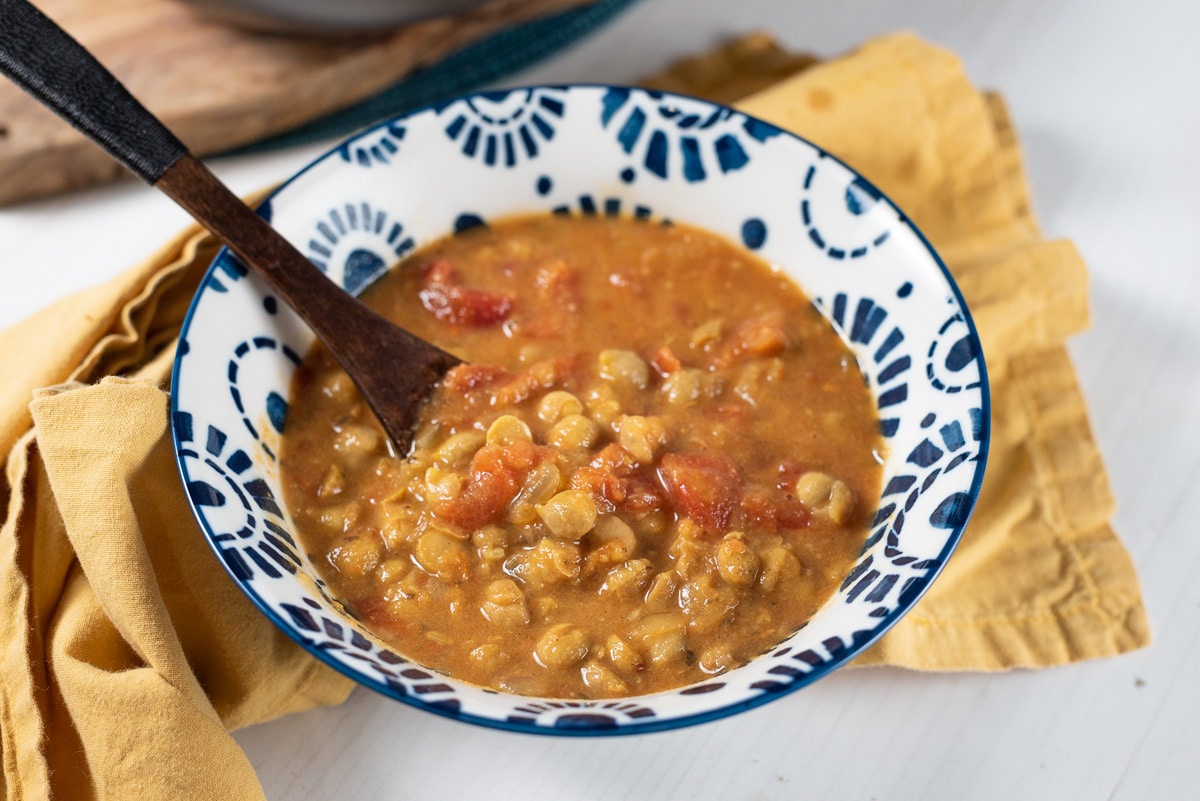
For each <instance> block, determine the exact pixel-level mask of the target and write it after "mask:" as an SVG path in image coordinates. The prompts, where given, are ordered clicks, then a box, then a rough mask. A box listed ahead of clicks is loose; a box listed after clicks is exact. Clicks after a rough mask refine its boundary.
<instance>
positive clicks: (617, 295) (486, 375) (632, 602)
mask: <svg viewBox="0 0 1200 801" xmlns="http://www.w3.org/2000/svg"><path fill="white" fill-rule="evenodd" d="M365 300H366V301H367V302H368V303H369V304H370V305H372V306H373V307H375V308H376V309H378V310H380V311H381V312H383V313H384V314H386V315H388V316H390V317H391V318H393V319H395V320H397V321H399V322H401V323H402V324H403V325H405V326H406V327H408V328H409V329H410V330H412V331H414V332H415V333H417V334H418V335H420V336H422V337H425V338H427V339H429V340H431V341H433V342H436V343H437V344H439V345H441V346H442V347H444V348H445V349H447V350H449V351H451V352H453V353H455V354H456V355H459V356H460V357H462V358H463V359H464V360H465V361H466V363H465V364H464V365H462V366H459V367H456V368H454V369H453V370H452V371H451V372H450V373H449V374H448V375H447V376H446V377H445V379H444V381H443V382H442V385H441V386H440V387H439V389H438V390H437V392H436V394H435V397H434V398H433V399H432V400H431V401H430V403H429V405H428V406H427V408H426V410H425V414H424V417H423V420H422V422H421V425H420V428H419V430H418V432H417V436H416V443H415V445H414V447H413V450H412V452H411V453H410V454H408V455H407V456H404V455H397V454H395V453H393V452H392V450H391V448H390V443H389V442H388V440H387V438H386V437H385V435H384V434H383V431H382V429H381V428H380V426H379V425H378V423H377V422H376V421H375V419H374V417H373V416H372V414H371V413H370V411H369V410H368V409H367V408H366V406H365V404H364V402H363V401H362V399H361V398H360V396H359V395H358V392H357V390H356V388H355V387H354V385H353V383H352V382H351V381H350V380H349V378H348V377H347V376H346V375H345V373H343V372H342V370H341V369H340V368H339V367H338V366H337V364H336V363H335V362H334V361H333V360H332V358H331V357H330V356H329V354H328V353H327V352H326V351H325V350H324V349H323V348H321V347H320V346H317V347H315V348H314V349H313V350H312V351H311V352H310V353H309V354H308V356H307V357H306V359H305V360H304V363H303V365H302V366H301V368H300V369H299V370H298V371H297V373H296V377H295V380H294V385H293V388H292V398H291V404H290V410H289V415H288V421H287V428H286V434H285V436H284V442H283V446H282V456H281V464H282V471H283V478H284V484H285V497H286V501H287V505H288V508H289V509H290V510H291V512H292V515H293V518H294V520H295V523H296V525H297V527H298V530H299V533H300V536H301V539H302V541H303V544H304V546H305V548H306V550H307V551H308V553H309V554H310V557H311V558H312V560H313V561H314V563H315V564H317V565H318V566H319V567H320V569H321V570H323V576H324V580H325V581H326V582H327V583H328V585H329V587H330V588H331V590H332V591H333V592H334V594H335V595H336V596H337V597H339V598H340V599H342V600H343V601H344V603H345V604H346V605H347V607H348V608H349V609H350V610H351V611H352V612H353V613H354V614H355V615H357V616H358V617H359V618H360V619H361V620H363V621H364V623H365V624H366V625H367V626H368V627H369V628H371V629H372V630H373V631H375V632H376V633H377V634H378V635H379V636H380V637H382V638H383V639H384V640H386V641H388V642H389V643H390V644H391V645H393V646H394V647H395V648H396V649H397V650H398V651H399V652H400V653H403V654H404V655H405V656H407V657H409V658H411V659H413V660H416V661H418V662H419V663H421V664H423V665H425V666H427V667H430V668H432V669H435V670H438V671H442V672H444V673H446V674H449V675H452V676H455V677H457V678H459V679H461V680H463V681H466V682H470V683H473V684H476V685H480V686H483V687H488V688H494V689H498V690H503V691H508V692H513V693H518V694H523V695H535V696H545V697H558V698H606V697H616V696H625V695H632V694H642V693H650V692H656V691H660V690H666V689H671V688H675V687H680V686H683V685H686V684H690V683H693V682H696V681H699V680H703V679H704V678H706V677H709V676H713V675H715V674H720V673H723V672H725V671H727V670H730V669H731V668H734V667H736V666H738V665H740V664H743V663H745V662H747V661H748V660H750V659H752V658H753V657H754V656H756V655H758V654H759V653H762V652H763V651H765V650H767V649H770V648H771V647H773V646H775V645H777V644H778V643H779V642H780V641H782V640H783V639H785V638H786V637H787V636H788V635H789V634H791V633H792V632H793V631H795V630H796V629H797V628H799V627H800V626H802V625H803V624H804V622H805V621H806V620H807V619H808V618H809V617H811V616H812V615H813V614H814V613H815V612H816V610H817V609H818V608H819V607H820V606H821V605H822V604H823V603H824V602H825V601H826V600H827V599H828V598H829V597H830V595H831V594H832V593H833V592H834V590H835V589H836V587H837V586H838V584H839V583H840V582H841V581H842V580H843V578H844V577H845V575H846V574H847V572H848V570H849V568H850V566H851V565H852V563H853V561H854V560H855V558H856V557H857V555H858V554H859V553H860V551H861V549H862V546H863V543H864V540H865V536H866V532H867V529H868V526H869V524H870V522H871V518H872V515H873V513H874V510H875V508H876V505H877V503H878V500H879V494H880V481H881V467H880V465H881V462H882V448H883V444H882V438H881V435H880V429H879V422H878V416H877V414H876V411H875V405H874V401H873V398H872V396H871V393H870V391H869V389H868V387H867V386H866V382H865V380H864V378H863V374H862V372H861V370H860V369H859V366H858V364H857V363H856V361H855V359H854V357H853V355H852V354H851V353H850V351H849V350H848V349H847V348H846V346H845V345H844V343H843V342H842V340H841V339H840V338H839V337H838V335H837V333H836V332H835V331H834V330H833V329H832V328H831V326H830V325H829V323H828V322H827V321H826V320H825V319H824V318H823V317H822V316H821V315H820V314H819V313H818V312H817V311H816V310H815V309H814V308H813V306H812V305H811V303H810V301H809V300H808V299H807V298H806V297H804V295H803V294H802V293H801V292H800V291H799V289H798V288H797V287H796V286H795V285H794V283H792V282H791V281H790V280H789V279H788V278H787V277H786V276H784V275H783V274H782V273H780V272H779V271H778V270H775V269H772V268H771V267H770V266H768V265H767V264H766V263H764V262H762V261H761V260H760V259H758V258H757V257H755V256H753V255H751V254H750V253H749V252H747V251H745V250H743V249H741V248H738V247H736V246H734V245H733V244H731V243H729V242H728V241H726V240H724V239H722V238H720V237H718V236H715V235H713V234H710V233H707V232H704V231H701V230H698V229H696V228H691V227H687V226H684V225H677V224H668V223H662V222H651V221H639V220H632V219H624V218H608V217H603V218H601V217H578V216H574V217H572V216H538V217H528V218H518V219H511V220H505V221H502V222H500V223H494V224H491V225H488V226H479V227H476V228H473V229H470V230H468V231H464V232H461V233H458V234H456V235H453V236H450V237H448V238H446V239H443V240H440V241H438V242H436V243H434V244H432V245H430V246H428V247H425V248H424V249H422V250H420V251H418V252H417V253H415V254H414V255H412V256H410V257H409V258H407V259H406V260H405V261H404V262H402V263H401V264H400V265H399V267H398V268H397V269H394V270H392V271H391V272H390V273H389V274H388V275H387V276H385V277H383V278H381V279H380V280H379V281H378V282H377V283H376V284H375V285H374V286H372V287H371V288H370V289H369V290H368V292H367V294H366V296H365ZM380 358H387V354H380Z"/></svg>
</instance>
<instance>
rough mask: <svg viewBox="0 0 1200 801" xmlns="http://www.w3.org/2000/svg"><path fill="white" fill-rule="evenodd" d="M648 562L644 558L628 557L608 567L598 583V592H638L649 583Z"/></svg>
mask: <svg viewBox="0 0 1200 801" xmlns="http://www.w3.org/2000/svg"><path fill="white" fill-rule="evenodd" d="M651 569H652V568H651V565H650V562H648V561H647V560H645V559H630V560H629V561H627V562H622V563H621V564H619V565H616V566H615V567H612V568H610V569H609V571H608V573H606V574H605V576H604V583H603V584H601V585H600V591H599V592H600V594H601V595H608V594H610V593H624V594H630V595H632V594H633V593H636V592H640V591H642V590H643V589H645V587H646V585H647V584H649V583H650V570H651Z"/></svg>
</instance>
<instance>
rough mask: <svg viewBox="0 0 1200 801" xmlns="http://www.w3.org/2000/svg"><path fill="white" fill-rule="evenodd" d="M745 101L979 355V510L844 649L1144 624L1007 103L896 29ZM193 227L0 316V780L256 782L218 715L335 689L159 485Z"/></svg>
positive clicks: (888, 649) (163, 786)
mask: <svg viewBox="0 0 1200 801" xmlns="http://www.w3.org/2000/svg"><path fill="white" fill-rule="evenodd" d="M793 66H794V65H793ZM801 66H803V65H801ZM774 77H778V76H772V78H774ZM742 85H743V86H746V85H751V84H746V83H743V84H742ZM742 107H743V108H744V109H745V110H746V111H748V112H751V113H754V114H757V115H759V116H762V117H765V118H767V119H770V120H772V121H774V122H776V123H778V124H781V125H783V126H785V127H788V128H791V129H793V130H796V131H798V132H800V133H803V134H804V135H806V136H808V137H810V138H812V139H814V140H815V141H817V142H818V143H819V144H821V145H822V146H824V147H826V148H827V149H829V150H830V151H831V152H834V153H836V154H838V155H839V156H841V157H843V158H844V159H846V160H847V161H849V162H850V163H851V164H852V165H855V166H856V167H858V168H859V169H861V170H862V171H864V172H865V173H866V174H867V176H868V177H870V178H871V179H872V180H873V181H875V182H876V183H877V184H878V185H880V186H881V188H882V189H884V191H886V192H888V193H889V194H890V195H891V196H892V197H893V199H895V200H896V201H897V202H898V203H899V205H900V206H901V207H902V208H904V209H905V210H906V212H908V213H909V214H910V215H911V216H912V217H913V219H914V220H916V222H917V224H918V225H920V226H921V227H922V228H923V229H924V230H925V232H926V233H927V234H928V235H930V237H931V238H932V241H933V242H934V244H935V246H937V247H938V248H939V249H940V250H941V252H942V253H943V255H944V257H945V258H946V260H947V262H948V263H949V265H950V267H951V269H952V270H953V271H954V273H955V275H956V277H957V278H958V279H959V282H960V285H961V287H962V289H963V293H964V295H965V296H966V298H967V300H968V302H969V303H970V304H971V308H972V310H973V312H974V314H975V318H976V321H977V323H978V324H979V328H980V333H981V337H982V339H983V345H984V349H985V354H986V357H987V360H988V365H989V369H990V371H991V377H992V382H993V384H992V388H993V393H994V410H995V411H994V419H993V437H994V442H993V448H992V456H991V460H990V464H989V468H988V475H987V479H986V481H985V486H984V495H983V499H982V501H981V503H980V506H979V509H978V511H977V513H976V515H975V517H974V519H973V520H972V522H971V524H970V527H969V529H968V532H967V535H966V537H965V538H964V541H963V544H962V546H961V547H960V549H959V552H958V553H957V554H956V555H955V556H954V558H953V559H951V561H950V563H949V565H948V567H947V568H946V571H945V574H944V575H943V576H942V577H941V578H940V579H939V580H938V582H936V583H935V585H934V587H933V589H932V590H931V591H930V593H929V594H928V595H927V596H926V597H925V598H924V599H923V600H922V601H921V603H920V605H919V606H918V607H917V608H916V609H915V610H914V611H913V612H912V613H911V614H910V615H908V616H907V617H906V618H905V619H904V620H903V621H901V623H900V624H899V625H898V626H897V627H896V628H895V629H894V630H893V631H892V632H891V633H890V634H889V635H888V636H887V637H885V638H884V639H883V641H882V642H881V643H880V644H879V645H877V646H876V647H875V648H874V649H872V650H871V651H870V652H869V653H868V654H866V655H865V656H864V657H862V658H861V659H860V660H859V662H860V663H866V664H894V665H904V666H909V667H917V668H927V669H943V670H951V669H958V670H980V669H983V670H994V669H1003V668H1010V667H1016V666H1042V665H1052V664H1060V663H1064V662H1068V661H1072V660H1077V659H1085V658H1093V657H1100V656H1107V655H1112V654H1117V653H1121V652H1123V651H1126V650H1129V649H1132V648H1136V647H1139V646H1141V645H1144V644H1145V643H1146V642H1147V641H1148V636H1149V635H1148V627H1147V624H1146V619H1145V613H1144V611H1143V609H1142V606H1141V601H1140V594H1139V590H1138V585H1137V579H1136V575H1135V573H1134V571H1133V568H1132V565H1131V564H1130V561H1129V559H1128V556H1127V555H1126V553H1125V551H1124V549H1123V548H1122V546H1121V545H1120V543H1119V542H1118V541H1117V539H1116V537H1115V535H1114V534H1113V532H1112V530H1111V529H1110V528H1109V526H1108V523H1107V521H1108V518H1109V517H1110V515H1111V512H1112V503H1113V501H1112V496H1111V493H1110V492H1109V489H1108V485H1107V482H1106V480H1105V477H1104V471H1103V465H1102V464H1101V462H1100V459H1099V455H1098V452H1097V450H1096V448H1095V445H1094V443H1093V441H1092V438H1091V434H1090V431H1089V428H1088V423H1087V419H1086V412H1085V409H1084V405H1083V401H1082V398H1081V396H1080V393H1079V388H1078V385H1077V384H1076V382H1075V379H1074V375H1073V372H1072V369H1071V366H1070V364H1069V362H1068V360H1067V358H1066V355H1065V351H1064V349H1063V344H1062V343H1063V340H1064V338H1065V337H1066V336H1068V335H1069V334H1071V333H1074V332H1076V331H1078V330H1080V329H1081V328H1082V327H1083V326H1084V325H1086V323H1087V303H1086V273H1085V270H1084V267H1083V265H1082V263H1081V261H1080V260H1079V258H1078V256H1077V254H1076V253H1075V251H1074V249H1073V248H1072V247H1071V246H1070V244H1069V243H1065V242H1045V241H1043V240H1042V239H1041V237H1040V235H1039V233H1038V230H1037V227H1036V225H1035V224H1034V222H1033V219H1032V217H1031V216H1030V213H1029V208H1028V198H1027V190H1026V187H1025V182H1024V177H1023V175H1022V172H1021V166H1020V159H1019V155H1018V152H1017V147H1016V143H1015V139H1014V137H1013V134H1012V131H1011V128H1010V127H1009V125H1008V120H1007V118H1006V116H1005V114H1004V110H1003V105H1002V104H1001V103H1000V101H999V100H998V99H997V98H995V97H992V96H987V95H983V94H981V93H979V92H978V91H977V90H975V89H974V88H973V87H972V86H971V85H970V84H969V82H968V81H967V79H966V78H965V76H964V75H963V72H962V68H961V66H960V65H959V63H958V62H957V60H956V59H954V58H953V56H951V55H949V54H947V53H946V52H944V51H942V50H939V49H937V48H935V47H932V46H930V45H927V44H925V43H923V42H921V41H920V40H918V39H916V38H914V37H911V36H906V35H901V36H893V37H886V38H884V39H881V40H878V41H875V42H872V43H869V44H868V45H866V46H864V47H863V48H861V49H860V50H858V51H856V52H854V53H851V54H849V55H847V56H845V57H843V58H840V59H837V60H834V61H830V62H827V63H824V64H821V65H818V66H813V67H811V68H808V69H806V70H804V71H803V72H801V73H800V74H798V75H796V76H795V77H792V78H788V79H786V80H784V81H783V82H781V83H777V84H776V85H773V86H772V87H770V88H768V89H766V90H764V91H763V92H761V93H759V94H757V95H755V96H753V97H751V98H748V99H747V100H745V101H744V102H743V103H742ZM214 250H215V248H214V246H213V243H212V241H211V240H210V239H209V237H208V236H207V235H205V234H203V233H201V232H198V231H196V230H190V231H187V232H185V233H184V234H182V235H181V236H180V237H178V238H177V239H175V240H174V241H172V242H171V243H169V244H168V245H167V246H166V247H165V248H164V249H163V250H162V251H161V252H160V253H158V254H157V255H155V256H154V257H153V258H151V259H149V260H148V261H147V262H146V263H145V264H143V265H140V266H138V267H136V268H134V269H132V270H130V271H129V272H127V273H125V274H124V275H121V276H119V277H118V278H116V279H114V280H113V281H111V282H110V283H108V284H105V285H104V286H101V287H99V288H97V289H94V290H91V291H89V292H85V293H82V294H80V295H76V296H73V297H70V298H67V299H65V300H63V301H61V302H59V303H58V304H56V305H54V306H52V307H50V308H49V309H47V310H45V311H43V312H41V313H39V314H38V315H35V316H34V317H32V318H30V319H29V320H27V321H25V322H23V323H21V324H18V325H17V326H15V327H13V328H11V329H9V330H7V331H5V332H2V333H0V354H4V356H3V358H4V360H5V365H4V375H5V379H6V381H5V382H3V383H2V384H0V449H2V450H3V452H4V453H6V454H7V463H6V473H5V480H4V481H3V482H2V483H0V511H2V513H3V517H4V524H3V528H0V620H3V623H2V625H0V638H2V640H0V757H2V760H3V773H2V774H0V775H2V779H0V790H2V791H3V793H4V795H5V797H6V798H8V799H40V798H46V797H54V798H59V799H90V798H95V799H128V798H143V799H158V798H163V799H168V798H170V799H174V798H191V799H203V798H212V799H218V798H219V799H258V798H261V797H262V794H261V790H260V789H259V787H258V784H257V780H256V779H255V776H254V773H253V770H252V768H251V766H250V765H249V763H248V761H247V760H246V759H245V757H244V755H242V754H241V753H240V751H239V750H238V748H237V745H236V743H235V741H234V740H233V739H232V738H231V737H230V736H229V735H228V733H227V729H232V728H235V727H238V726H242V725H247V724H250V723H253V722H256V721H261V720H266V719H269V718H272V717H275V716H278V715H282V714H286V713H288V712H293V711H297V710H301V709H306V708H309V707H312V706H315V705H319V704H329V703H337V702H339V701H340V700H342V699H343V698H344V697H345V696H346V694H347V693H348V692H349V689H350V683H349V682H348V681H347V680H346V679H344V678H343V677H341V676H340V675H338V674H335V673H334V672H332V671H331V670H329V669H327V668H325V667H324V666H323V665H321V664H320V663H318V662H317V661H316V660H314V659H312V658H311V657H309V656H308V655H307V654H305V653H304V652H303V651H301V650H300V649H299V648H297V647H296V646H294V645H293V644H292V643H291V642H290V641H289V640H288V639H287V638H286V637H284V636H283V635H282V634H280V633H279V632H278V631H277V630H276V629H275V628H274V626H272V625H271V624H270V623H268V622H267V621H266V620H265V619H264V618H263V617H262V616H261V615H259V614H258V613H257V611H256V610H254V609H253V607H252V606H251V605H250V603H249V601H247V600H246V599H245V597H244V596H243V595H242V593H241V591H240V590H238V589H237V587H236V586H235V585H234V583H233V582H232V581H230V580H229V579H228V578H227V577H226V576H225V574H224V572H223V570H222V568H221V567H220V565H219V564H218V562H217V560H216V558H215V557H214V556H213V554H212V552H211V551H210V550H209V548H208V546H207V545H206V544H205V543H204V541H203V539H202V537H201V535H200V533H199V531H198V529H197V527H196V525H195V523H194V522H193V520H192V518H191V515H190V513H189V511H188V506H187V502H186V499H185V497H184V493H183V491H182V488H181V487H180V485H179V480H178V476H177V473H176V470H175V467H174V464H173V462H172V452H171V445H170V439H169V431H168V415H167V397H166V395H165V394H164V392H163V390H162V389H161V387H163V386H164V385H165V382H166V379H167V376H168V374H169V370H170V360H171V347H170V345H171V343H172V341H173V339H174V337H175V336H176V334H177V333H178V329H179V326H180V323H181V321H182V319H183V314H184V312H185V310H186V306H187V302H188V300H189V298H190V296H191V294H192V293H193V292H194V290H195V288H196V286H197V284H198V282H199V280H200V277H201V275H202V273H203V270H204V269H205V267H206V265H207V263H208V261H209V259H210V258H211V257H212V255H213V253H214ZM41 388H44V389H41ZM31 398H32V401H31Z"/></svg>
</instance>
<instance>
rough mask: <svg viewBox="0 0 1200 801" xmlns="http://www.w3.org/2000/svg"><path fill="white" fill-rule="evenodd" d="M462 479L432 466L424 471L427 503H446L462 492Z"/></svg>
mask: <svg viewBox="0 0 1200 801" xmlns="http://www.w3.org/2000/svg"><path fill="white" fill-rule="evenodd" d="M462 487H463V477H462V476H461V475H459V474H458V473H455V472H453V471H450V470H443V469H442V468H440V467H438V466H437V465H434V466H433V467H430V468H429V469H428V470H426V471H425V496H426V499H427V500H429V501H433V502H436V501H448V500H450V499H452V498H457V497H458V494H459V493H460V492H462Z"/></svg>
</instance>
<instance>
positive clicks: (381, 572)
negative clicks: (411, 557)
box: [375, 556, 412, 584]
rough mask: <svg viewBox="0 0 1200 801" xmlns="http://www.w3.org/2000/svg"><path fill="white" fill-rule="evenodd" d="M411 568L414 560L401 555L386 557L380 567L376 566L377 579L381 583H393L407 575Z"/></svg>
mask: <svg viewBox="0 0 1200 801" xmlns="http://www.w3.org/2000/svg"><path fill="white" fill-rule="evenodd" d="M410 570H412V562H409V561H408V560H407V559H402V558H400V557H399V556H392V557H389V558H387V559H384V560H383V561H382V562H381V563H380V565H379V567H377V568H375V580H376V581H378V582H379V583H380V584H393V583H395V582H398V581H399V580H400V579H402V578H404V577H405V576H407V575H408V571H410Z"/></svg>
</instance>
